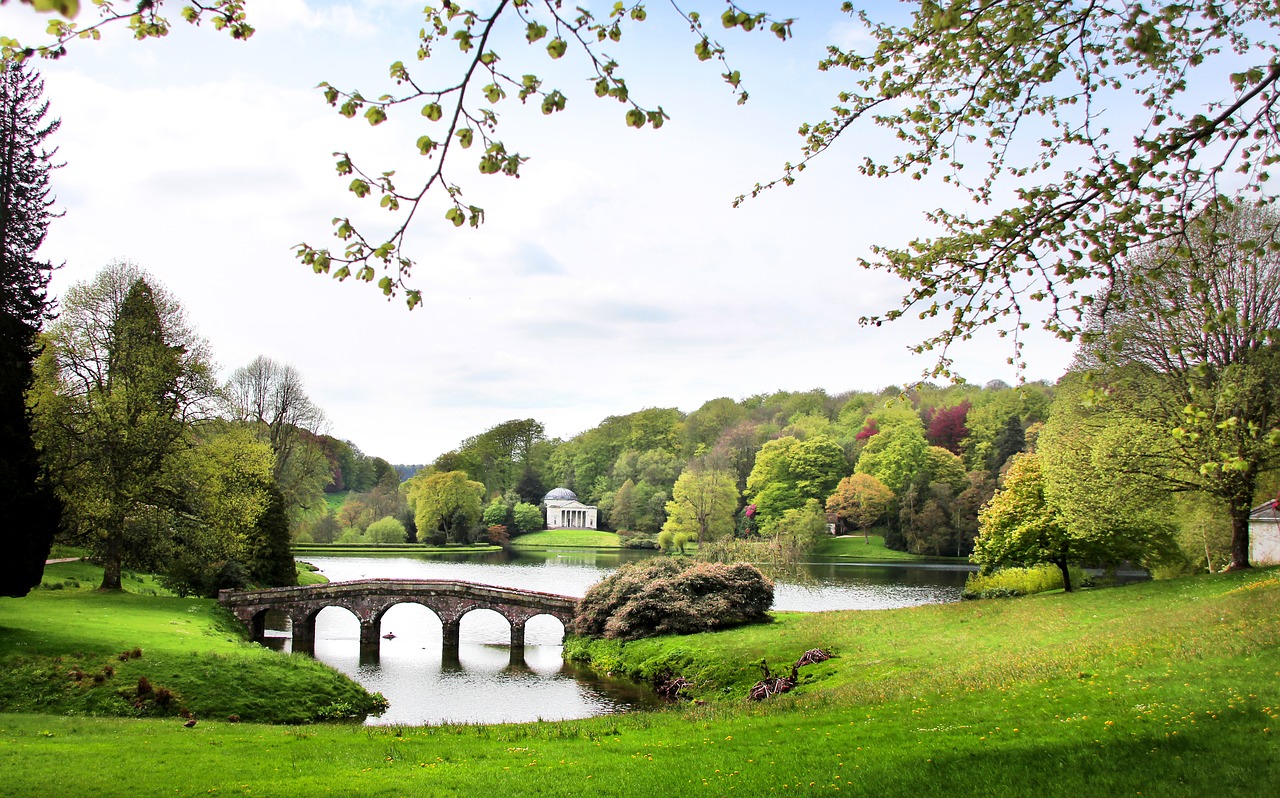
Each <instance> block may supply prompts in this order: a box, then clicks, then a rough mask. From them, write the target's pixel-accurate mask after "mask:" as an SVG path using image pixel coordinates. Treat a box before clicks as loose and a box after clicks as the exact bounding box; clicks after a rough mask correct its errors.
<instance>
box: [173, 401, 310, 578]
mask: <svg viewBox="0 0 1280 798" xmlns="http://www.w3.org/2000/svg"><path fill="white" fill-rule="evenodd" d="M217 426H218V425H213V424H211V425H208V428H206V429H203V430H201V431H200V433H198V434H197V435H196V444H195V445H194V446H193V447H192V448H190V449H188V450H187V451H185V452H184V453H183V454H181V455H180V462H179V464H178V466H177V467H176V469H174V470H175V471H176V473H177V475H178V476H177V480H176V484H177V485H178V486H179V487H180V488H181V489H182V490H183V493H184V496H183V498H182V500H181V507H180V512H179V513H177V515H176V516H175V517H174V518H173V519H172V521H173V526H174V540H173V542H172V549H173V554H172V556H170V557H168V560H169V561H168V562H167V563H166V564H165V567H164V570H165V574H166V585H167V586H168V587H170V588H171V589H173V590H176V591H178V592H179V593H182V594H184V595H185V594H188V593H195V594H197V595H206V596H212V595H216V594H217V591H218V590H220V589H223V588H239V587H244V586H245V585H246V584H248V582H249V581H250V579H251V578H252V577H251V574H250V573H249V570H246V569H253V567H254V566H255V563H254V560H255V557H256V556H257V554H258V553H259V551H260V550H263V551H265V550H266V549H265V547H264V546H263V540H262V537H263V531H264V527H263V526H262V518H263V514H264V513H265V512H266V511H267V508H268V505H269V504H270V501H271V490H272V488H273V484H272V482H271V466H272V462H273V458H272V454H271V448H270V447H269V446H267V445H266V444H264V443H260V442H259V441H257V440H256V439H254V437H253V435H252V434H251V433H250V432H249V431H248V430H246V429H243V428H237V427H227V428H225V429H218V428H217ZM329 540H332V537H330V538H329ZM272 553H274V552H272ZM285 556H286V557H287V558H288V560H289V561H290V563H289V567H290V568H292V560H293V557H292V554H291V553H290V552H289V551H288V539H287V537H286V539H285ZM260 567H261V566H259V568H260Z"/></svg>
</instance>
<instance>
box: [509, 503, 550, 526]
mask: <svg viewBox="0 0 1280 798" xmlns="http://www.w3.org/2000/svg"><path fill="white" fill-rule="evenodd" d="M511 518H512V520H513V521H514V522H515V525H516V529H518V530H520V531H521V532H537V531H538V530H539V529H542V524H543V519H542V511H541V510H539V509H538V506H537V505H535V504H530V503H528V502H517V503H516V506H515V507H513V508H511Z"/></svg>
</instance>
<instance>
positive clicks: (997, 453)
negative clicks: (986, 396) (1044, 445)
mask: <svg viewBox="0 0 1280 798" xmlns="http://www.w3.org/2000/svg"><path fill="white" fill-rule="evenodd" d="M1026 450H1027V433H1026V430H1024V429H1023V428H1022V419H1020V418H1018V416H1017V414H1016V413H1015V414H1013V415H1011V416H1009V418H1008V419H1007V420H1006V421H1005V423H1004V426H1003V427H1001V428H1000V431H999V432H997V433H996V439H995V440H994V441H993V442H992V444H991V473H993V474H995V473H999V471H1000V469H1001V467H1003V466H1004V464H1005V462H1007V461H1008V459H1009V458H1010V457H1013V456H1014V455H1015V454H1018V453H1019V452H1024V451H1026Z"/></svg>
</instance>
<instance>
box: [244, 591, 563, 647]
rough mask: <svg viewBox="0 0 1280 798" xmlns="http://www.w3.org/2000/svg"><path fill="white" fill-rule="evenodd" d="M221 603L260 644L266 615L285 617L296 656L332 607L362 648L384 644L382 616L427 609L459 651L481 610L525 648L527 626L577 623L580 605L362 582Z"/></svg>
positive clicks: (532, 596)
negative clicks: (540, 621) (353, 626)
mask: <svg viewBox="0 0 1280 798" xmlns="http://www.w3.org/2000/svg"><path fill="white" fill-rule="evenodd" d="M218 601H219V602H220V603H222V604H223V606H225V607H227V608H228V609H230V610H231V611H232V612H233V613H235V615H236V617H237V618H239V619H240V621H241V622H242V623H244V624H245V626H246V627H248V628H249V631H250V632H251V633H252V634H253V635H254V639H255V640H259V641H260V640H261V639H262V637H263V635H262V632H263V631H264V628H263V622H262V621H261V620H260V619H262V618H264V617H265V616H264V615H263V614H262V613H263V612H264V611H266V610H270V609H279V610H282V611H284V612H286V613H287V614H288V615H289V617H290V619H291V621H292V626H293V641H294V642H293V647H294V650H296V651H313V650H314V648H315V620H316V617H317V616H318V615H319V614H320V612H321V611H323V610H324V609H326V608H328V607H342V608H344V609H346V610H348V611H349V612H350V613H351V614H352V615H354V616H355V617H356V619H357V621H358V622H359V624H360V643H361V645H362V646H364V645H371V646H376V645H378V643H379V637H380V626H381V622H382V618H383V616H385V615H386V613H387V611H388V610H390V609H391V608H392V607H395V606H397V605H400V604H418V605H421V606H423V607H426V608H427V609H428V610H430V611H431V612H433V613H435V615H436V616H437V617H438V618H439V619H440V622H441V626H442V629H443V638H444V646H445V648H446V649H450V648H456V647H457V645H458V639H459V634H458V633H459V627H460V623H461V620H462V617H463V616H464V615H466V614H467V613H469V612H472V611H474V610H478V609H487V610H493V611H495V612H497V613H498V614H499V615H501V616H502V617H503V618H505V619H506V620H507V622H508V623H509V624H510V627H511V646H512V647H513V648H515V647H523V646H524V643H525V625H526V624H527V623H528V622H529V620H530V619H532V618H536V617H538V616H539V615H551V616H553V617H555V618H556V619H558V620H559V621H560V622H561V624H562V625H566V624H568V622H569V621H570V620H571V619H572V618H573V614H574V611H575V609H576V606H577V599H575V598H573V597H571V596H562V595H557V594H554V593H540V592H535V591H528V590H515V589H512V588H505V587H496V586H493V585H480V584H475V583H472V582H458V581H452V580H419V579H398V580H397V579H363V580H357V581H353V582H334V583H327V584H321V585H308V586H305V587H281V588H271V589H267V590H243V591H234V590H224V591H222V592H221V593H219V594H218Z"/></svg>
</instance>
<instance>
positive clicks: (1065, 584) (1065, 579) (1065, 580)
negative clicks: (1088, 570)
mask: <svg viewBox="0 0 1280 798" xmlns="http://www.w3.org/2000/svg"><path fill="white" fill-rule="evenodd" d="M1054 565H1056V566H1058V570H1059V571H1062V589H1063V590H1065V591H1067V592H1068V593H1070V592H1071V572H1070V571H1069V570H1067V561H1066V560H1058V561H1057V562H1056V563H1054Z"/></svg>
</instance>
